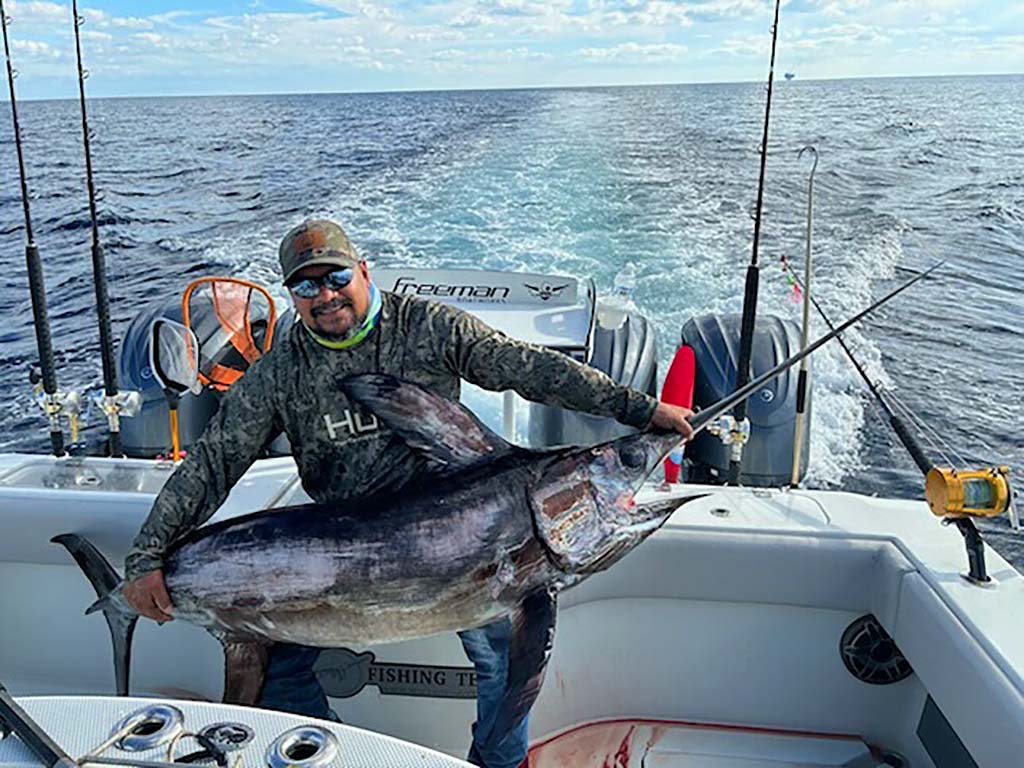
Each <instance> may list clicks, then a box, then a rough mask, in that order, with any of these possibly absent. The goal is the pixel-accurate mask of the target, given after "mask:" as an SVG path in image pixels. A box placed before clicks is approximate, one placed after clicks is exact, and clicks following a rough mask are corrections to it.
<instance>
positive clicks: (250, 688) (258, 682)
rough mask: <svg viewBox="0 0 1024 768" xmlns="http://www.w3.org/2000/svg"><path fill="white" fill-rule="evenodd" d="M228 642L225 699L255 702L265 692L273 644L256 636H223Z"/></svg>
mask: <svg viewBox="0 0 1024 768" xmlns="http://www.w3.org/2000/svg"><path fill="white" fill-rule="evenodd" d="M221 645H223V646H224V699H223V701H224V703H225V704H241V705H243V706H247V707H251V706H255V704H256V702H258V701H259V698H260V694H261V693H262V692H263V683H264V682H265V681H266V677H267V665H268V664H269V663H270V646H269V645H267V643H265V642H259V641H254V640H231V639H226V638H222V639H221Z"/></svg>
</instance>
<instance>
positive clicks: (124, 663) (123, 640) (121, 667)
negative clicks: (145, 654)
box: [50, 533, 139, 696]
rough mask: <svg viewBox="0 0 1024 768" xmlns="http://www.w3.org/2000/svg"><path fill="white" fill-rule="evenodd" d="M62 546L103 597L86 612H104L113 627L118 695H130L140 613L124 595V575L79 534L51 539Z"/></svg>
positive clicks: (111, 639)
mask: <svg viewBox="0 0 1024 768" xmlns="http://www.w3.org/2000/svg"><path fill="white" fill-rule="evenodd" d="M50 541H52V542H53V543H54V544H60V545H62V546H63V547H64V548H65V549H66V550H67V551H68V552H70V553H71V556H72V557H73V558H75V562H76V563H78V566H79V567H80V568H81V569H82V572H83V573H84V574H85V576H86V578H87V579H89V583H90V584H92V588H93V589H94V590H96V597H98V598H99V599H98V600H97V601H96V602H95V603H93V604H92V605H91V606H89V609H88V610H87V611H86V613H93V612H95V611H103V616H104V618H105V619H106V620H107V627H109V628H110V641H111V643H112V644H113V646H114V679H115V681H116V682H117V695H118V696H127V695H128V671H129V668H130V667H131V657H132V634H133V633H134V632H135V622H136V621H138V619H139V617H138V615H137V614H136V613H135V612H133V611H132V610H131V608H129V607H128V605H127V604H126V603H125V601H124V600H123V599H122V598H121V577H120V576H118V575H117V571H115V570H114V567H113V566H112V565H111V564H110V563H109V562H108V561H107V558H105V557H104V556H103V555H102V554H100V551H99V550H98V549H96V547H94V546H93V545H92V543H91V542H90V541H89V540H88V539H85V538H84V537H82V536H79V535H78V534H76V533H62V534H61V535H60V536H54V537H53V538H52V539H50Z"/></svg>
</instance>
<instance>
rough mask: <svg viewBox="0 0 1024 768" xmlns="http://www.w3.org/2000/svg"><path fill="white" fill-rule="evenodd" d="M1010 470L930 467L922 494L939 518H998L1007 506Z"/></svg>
mask: <svg viewBox="0 0 1024 768" xmlns="http://www.w3.org/2000/svg"><path fill="white" fill-rule="evenodd" d="M1009 472H1010V468H1009V467H991V468H989V469H969V470H956V469H950V468H946V467H932V469H931V470H930V471H929V472H928V476H927V478H926V479H925V486H924V497H925V499H926V500H927V501H928V506H929V507H930V508H931V510H932V513H933V514H935V515H937V516H938V517H963V516H965V515H966V516H970V517H998V516H999V515H1001V514H1003V513H1004V512H1006V510H1007V509H1008V508H1009V506H1010V495H1011V492H1010V482H1009V480H1007V477H1006V476H1007V475H1008V474H1009Z"/></svg>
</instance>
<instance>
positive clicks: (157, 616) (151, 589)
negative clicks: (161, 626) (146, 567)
mask: <svg viewBox="0 0 1024 768" xmlns="http://www.w3.org/2000/svg"><path fill="white" fill-rule="evenodd" d="M124 599H125V600H127V601H128V605H130V606H131V607H132V608H134V609H135V611H136V612H137V613H138V614H139V615H140V616H146V617H148V618H150V619H153V621H160V622H163V621H170V620H171V619H173V618H174V617H173V616H172V615H171V611H173V610H174V606H173V605H172V604H171V596H170V595H168V594H167V585H166V584H164V572H163V571H162V570H160V569H159V568H157V569H156V570H155V571H150V572H149V573H147V574H144V575H142V576H139V578H137V579H133V580H132V581H129V582H127V583H125V585H124Z"/></svg>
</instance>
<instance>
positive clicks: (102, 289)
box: [71, 0, 131, 457]
mask: <svg viewBox="0 0 1024 768" xmlns="http://www.w3.org/2000/svg"><path fill="white" fill-rule="evenodd" d="M71 14H72V21H73V23H74V27H75V54H76V55H77V59H78V103H79V104H80V105H81V112H82V143H83V144H84V146H85V183H86V187H87V189H88V191H89V218H90V220H91V222H92V274H93V285H94V286H95V289H96V314H97V316H98V319H99V326H100V357H101V360H102V363H103V397H100V398H97V404H98V405H99V406H100V408H101V409H102V411H103V413H105V414H106V416H107V428H108V431H109V432H110V441H109V449H110V455H111V456H118V457H120V456H124V451H123V450H122V448H121V414H122V412H124V413H125V415H131V414H130V410H131V409H130V408H128V409H126V407H125V405H126V404H125V399H126V395H124V394H119V393H118V391H117V368H116V367H115V365H114V338H113V332H112V331H111V327H110V295H109V293H108V291H107V265H106V258H105V256H104V254H103V246H102V245H101V244H100V233H99V223H98V221H97V216H96V186H95V184H94V183H93V177H92V152H91V151H90V147H89V119H88V115H87V113H86V109H85V80H86V78H87V77H89V73H88V71H86V70H85V69H84V68H83V67H82V41H81V35H80V34H79V29H80V28H81V26H82V25H83V24H84V23H85V17H84V16H79V15H78V0H71Z"/></svg>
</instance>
